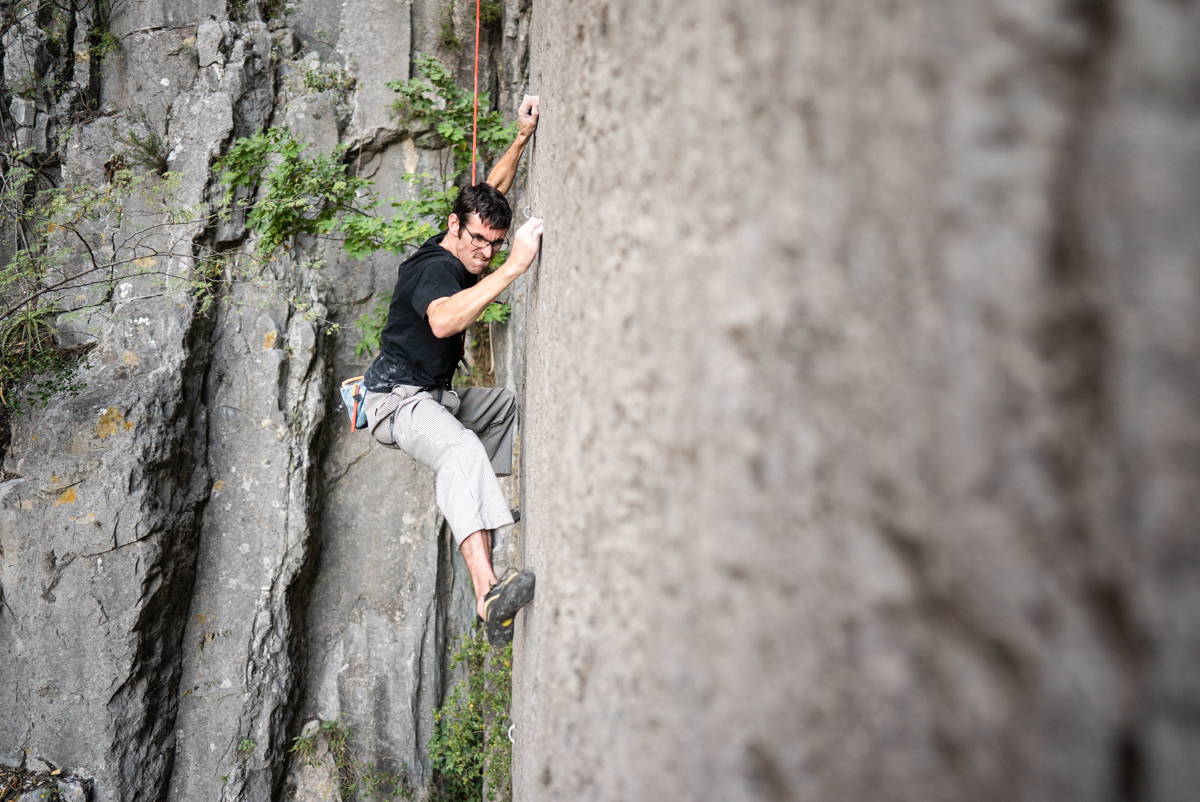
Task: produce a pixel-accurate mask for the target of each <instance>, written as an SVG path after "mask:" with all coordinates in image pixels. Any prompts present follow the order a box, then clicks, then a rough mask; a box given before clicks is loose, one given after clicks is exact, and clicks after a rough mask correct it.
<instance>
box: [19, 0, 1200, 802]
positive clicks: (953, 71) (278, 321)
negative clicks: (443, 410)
mask: <svg viewBox="0 0 1200 802" xmlns="http://www.w3.org/2000/svg"><path fill="white" fill-rule="evenodd" d="M105 9H107V10H110V11H111V12H112V14H111V25H110V27H111V31H112V32H113V34H114V35H115V36H116V38H117V39H118V40H119V44H120V47H119V49H117V50H113V51H110V52H104V53H101V51H103V50H104V48H98V47H96V45H95V43H94V42H92V41H90V40H89V38H88V34H87V32H88V31H89V30H92V29H93V28H94V26H93V22H94V15H95V14H96V13H97V11H104V10H105ZM473 10H474V9H473V4H470V5H469V4H468V3H464V2H461V0H455V2H453V3H452V4H451V5H450V6H449V7H447V5H446V4H445V2H438V1H437V0H345V2H333V1H332V0H297V2H294V3H286V4H284V5H283V7H280V5H279V4H277V3H275V4H272V3H263V2H260V0H250V2H246V3H240V2H239V3H230V4H224V3H220V2H215V0H187V2H168V0H145V2H135V1H134V0H123V2H117V3H105V4H101V5H100V6H99V7H96V6H93V5H86V6H82V5H81V7H80V8H79V9H78V10H76V11H74V12H73V14H72V15H71V17H70V20H71V21H70V23H69V24H67V23H64V26H65V27H62V28H56V29H54V30H53V31H51V32H50V33H47V30H49V29H48V28H47V27H46V26H47V25H48V24H49V23H47V22H45V20H42V19H33V20H32V21H30V20H26V21H24V22H20V23H19V24H18V23H17V22H14V21H13V19H14V18H13V17H11V16H9V17H6V18H5V19H6V20H8V21H7V22H5V23H3V24H4V26H5V27H4V40H3V45H4V64H3V69H4V80H5V82H6V86H9V87H11V86H13V85H14V82H15V81H24V82H25V83H24V84H22V85H23V86H26V87H28V86H30V84H29V82H28V78H27V76H29V75H44V74H47V73H53V75H54V80H53V81H51V82H48V83H44V84H39V86H42V87H43V88H42V89H38V90H37V91H36V92H33V91H25V92H24V93H23V94H22V93H18V96H17V97H15V98H14V99H13V100H12V103H11V105H10V108H9V110H8V114H7V115H6V116H5V120H11V123H12V126H14V127H13V130H11V131H10V132H9V135H10V136H11V138H12V139H13V141H14V142H16V143H17V144H19V145H20V146H22V147H32V148H34V149H38V150H40V152H42V153H47V154H49V153H53V154H54V160H53V162H52V166H53V168H54V169H56V170H58V171H59V178H60V179H61V180H62V181H64V182H76V183H81V182H82V183H93V184H94V183H97V182H103V181H104V180H105V169H106V168H105V165H106V164H107V163H108V161H109V160H110V158H111V157H112V153H113V148H114V143H115V142H116V139H117V138H119V137H120V136H121V134H122V131H125V130H127V129H128V127H129V126H142V127H144V128H146V129H147V130H148V129H149V128H153V130H155V131H157V132H160V133H161V134H162V135H163V136H164V137H165V138H166V141H167V142H168V143H169V146H170V147H169V150H170V154H169V160H170V165H171V168H172V169H174V170H177V171H179V172H180V173H181V174H182V176H183V179H182V182H181V184H180V188H179V193H180V196H181V199H182V200H183V201H185V202H187V203H190V204H202V203H206V202H208V201H210V200H211V199H212V198H213V197H214V193H215V192H216V191H217V187H216V183H215V178H216V177H215V176H214V175H213V171H212V165H213V162H214V160H215V159H216V158H217V157H218V156H219V155H220V154H222V153H224V152H226V151H227V149H228V147H229V145H230V143H231V142H232V141H233V140H234V139H235V138H236V137H238V136H241V135H244V134H247V133H250V132H252V131H253V130H255V129H256V128H257V127H259V126H261V125H287V126H289V127H290V128H291V129H292V130H293V131H296V132H297V133H298V134H299V135H300V136H301V137H302V138H303V139H305V140H306V141H308V142H310V143H312V144H313V145H314V146H315V147H316V148H320V149H323V150H328V149H331V148H332V147H334V146H335V145H336V144H338V143H343V144H348V145H350V146H351V147H352V150H351V153H353V158H354V163H353V169H354V170H355V171H356V172H357V173H359V174H362V175H366V176H370V177H371V178H372V180H374V181H376V182H377V184H378V185H379V186H380V187H381V188H382V190H383V194H384V195H388V194H395V195H403V193H404V192H406V191H407V189H406V187H405V186H404V185H402V184H400V182H399V181H398V176H399V175H400V174H401V173H402V172H404V171H405V170H411V169H414V168H421V167H423V166H424V165H432V164H433V163H434V162H435V161H436V160H437V159H438V153H437V152H435V151H433V150H431V148H430V147H429V146H430V138H429V137H428V132H424V131H409V130H404V129H403V128H402V127H401V126H400V124H399V123H397V122H396V121H395V120H393V119H392V118H391V117H390V116H389V114H388V105H389V103H390V99H391V93H390V90H388V89H387V88H386V86H385V84H386V82H387V81H389V80H392V79H396V78H406V77H409V75H410V71H411V65H412V64H413V63H414V59H415V57H416V56H417V55H418V54H436V55H439V56H440V57H442V58H443V59H444V60H446V61H447V62H448V63H451V64H453V65H454V68H455V69H456V70H457V74H458V77H459V78H460V79H466V78H467V72H466V70H467V65H468V62H467V61H466V57H465V55H463V53H462V51H461V50H456V49H455V47H456V46H455V45H454V39H455V38H456V37H457V38H467V37H468V36H469V34H468V30H469V22H470V20H471V15H472V14H473ZM39 26H40V27H39ZM56 31H57V33H56ZM484 35H485V41H484V54H485V58H484V69H483V75H482V83H483V85H484V86H485V87H487V88H490V89H491V90H492V92H493V96H494V97H496V98H497V99H498V100H497V104H498V107H499V108H501V109H503V110H504V111H505V113H507V114H510V115H511V114H512V113H513V111H514V110H515V108H516V102H517V100H518V99H519V97H520V95H521V94H522V93H523V92H525V91H529V92H533V93H537V94H540V96H541V98H542V105H541V111H542V120H541V124H540V127H539V132H538V135H537V138H536V140H535V144H534V145H533V147H532V148H531V150H530V151H529V152H528V157H527V159H528V173H522V175H521V177H520V178H519V180H518V183H517V188H516V190H515V192H516V194H515V196H514V199H515V203H514V205H515V207H516V209H517V211H518V213H517V222H520V221H521V219H523V217H524V214H522V212H524V211H526V210H527V211H528V213H529V214H533V215H538V216H542V217H544V218H546V234H545V239H544V243H543V251H542V255H541V258H540V261H539V262H538V264H537V265H535V267H534V268H533V269H531V271H530V273H529V274H528V275H527V276H526V277H525V279H524V282H523V283H522V284H521V285H520V286H517V287H515V288H514V291H513V293H512V301H513V303H514V307H515V309H516V312H515V314H514V316H513V318H512V321H511V322H510V323H509V324H508V325H507V326H506V327H497V328H496V329H494V330H493V332H492V334H493V337H492V342H491V348H490V352H489V360H490V359H491V356H492V352H494V366H495V372H496V376H497V379H498V381H499V382H501V383H505V384H507V385H508V386H510V387H512V388H514V389H517V390H519V391H520V392H521V395H522V400H523V404H524V408H523V412H522V415H523V417H522V429H521V432H522V434H521V440H522V444H521V468H520V471H519V475H520V482H519V483H511V484H509V485H508V486H507V489H508V491H509V492H510V493H511V494H512V497H513V500H514V503H515V502H516V501H517V497H518V496H522V498H521V501H522V503H521V505H520V506H521V507H522V510H523V514H524V518H523V520H522V528H523V531H522V532H520V533H518V535H517V538H516V540H515V541H513V542H510V543H504V544H501V545H500V549H499V554H498V557H499V559H500V562H502V563H503V562H506V561H509V560H512V561H515V562H516V563H519V564H523V565H525V566H527V567H529V568H532V569H533V570H535V571H536V572H537V575H538V592H537V597H536V598H535V600H534V603H533V604H532V606H531V607H530V608H528V609H527V610H526V612H524V613H523V614H522V615H521V617H520V618H519V619H518V624H517V638H516V663H515V666H514V709H513V718H514V723H515V727H514V729H513V736H514V739H515V747H514V765H513V775H514V777H513V779H514V794H515V798H516V799H519V800H540V799H561V800H572V801H573V802H574V801H575V800H613V801H614V802H615V801H617V800H621V801H624V800H675V799H680V800H683V799H696V800H720V801H721V802H725V801H726V800H766V801H767V802H788V801H791V800H828V801H829V802H833V801H834V800H837V801H839V802H840V801H841V800H921V802H927V801H930V800H947V802H950V801H952V800H963V799H971V800H997V801H998V802H999V801H1000V800H1004V801H1005V802H1007V800H1030V801H1031V802H1032V801H1033V800H1055V802H1058V801H1059V800H1079V802H1084V801H1085V800H1086V801H1087V802H1092V801H1093V800H1111V801H1112V802H1134V801H1135V800H1137V801H1139V802H1141V801H1142V800H1153V802H1175V801H1176V800H1190V799H1192V798H1194V797H1195V789H1196V788H1197V787H1200V770H1198V769H1197V767H1198V766H1200V716H1198V713H1197V711H1200V669H1198V668H1197V665H1200V624H1198V622H1200V537H1198V536H1197V535H1198V531H1200V529H1198V526H1197V524H1196V521H1197V520H1200V367H1198V366H1200V226H1198V225H1197V220H1200V137H1198V135H1197V129H1196V119H1197V113H1198V112H1200V97H1198V95H1197V93H1196V87H1197V86H1200V58H1198V57H1197V54H1198V53H1200V4H1197V3H1188V2H1166V0H1030V1H1029V2H1020V3H1018V2H1008V1H1007V0H960V1H959V2H954V3H933V2H929V0H899V1H898V2H889V3H861V2H841V3H835V2H827V1H826V0H812V1H811V2H806V1H803V0H796V1H795V2H788V1H787V0H740V1H739V2H734V1H733V0H689V1H685V0H569V1H568V0H538V2H537V3H530V2H529V0H505V2H504V4H503V14H502V18H501V21H500V23H499V24H498V25H496V26H493V27H489V28H485V31H484ZM309 75H316V76H318V77H319V78H320V80H308V81H307V82H306V80H305V77H306V76H309ZM22 76H26V77H24V78H23V77H22ZM320 87H324V88H320ZM81 99H82V100H83V101H88V103H91V105H88V103H83V104H82V106H83V107H84V108H89V109H91V111H92V112H93V113H91V114H85V115H78V114H75V112H73V109H74V110H76V111H77V110H78V109H79V108H80V107H81V104H80V100H81ZM68 130H69V131H70V135H69V136H67V135H66V134H67V131H68ZM139 130H142V129H140V128H139ZM113 230H115V229H112V230H110V229H105V230H104V231H103V232H98V233H105V234H108V235H111V234H112V233H113ZM172 233H173V236H174V239H172V240H171V242H173V243H176V244H177V245H178V246H179V248H180V249H179V250H178V253H179V254H180V255H179V257H178V259H179V262H178V264H177V265H175V263H172V264H173V265H174V266H175V267H177V268H178V269H180V270H187V269H188V268H189V264H190V263H189V259H190V258H192V257H193V256H194V255H195V254H197V253H200V252H201V251H204V252H209V251H211V252H219V253H222V254H225V255H227V258H228V259H229V260H230V264H231V265H233V266H236V264H238V261H237V260H238V259H240V258H242V257H243V256H244V255H245V254H246V253H247V252H248V251H249V249H250V248H251V247H252V245H253V242H252V239H251V238H249V236H248V234H247V232H246V230H245V229H244V226H243V224H242V222H241V221H239V220H238V219H237V218H236V217H235V218H232V219H230V220H228V221H223V222H221V223H219V224H216V225H213V226H210V227H201V228H187V227H184V228H182V229H179V230H174V231H173V232H172ZM0 247H3V246H0ZM175 252H176V251H175V250H172V253H175ZM314 260H323V261H324V265H323V266H321V267H319V268H318V267H315V266H313V265H312V264H311V263H312V262H313V261H314ZM395 263H396V260H395V259H394V258H391V257H383V256H375V257H372V258H369V259H367V260H364V261H361V262H359V261H354V260H351V259H348V258H347V257H345V256H344V255H343V254H342V253H341V252H340V250H339V249H338V248H337V247H336V243H332V244H331V243H321V242H316V241H303V242H300V243H298V245H297V247H296V248H295V249H294V251H293V252H291V253H290V254H289V255H288V257H287V258H282V259H280V260H277V261H276V262H274V263H271V264H272V267H271V274H270V275H269V276H268V277H267V278H269V281H268V282H266V285H269V286H270V287H272V288H273V290H272V291H271V292H264V289H263V288H264V286H265V285H264V283H263V282H253V281H235V282H233V283H232V284H231V285H230V286H229V287H228V288H227V289H226V290H224V291H223V292H222V294H221V295H220V297H219V298H218V300H217V303H216V304H215V306H214V307H213V308H211V309H205V308H203V307H202V306H201V305H200V304H199V302H198V301H197V300H196V298H195V297H194V296H192V295H189V294H184V293H174V294H172V293H170V292H168V293H164V292H163V291H162V289H161V288H158V287H157V286H156V285H152V284H151V283H149V282H142V281H137V280H133V281H130V282H128V284H127V286H126V285H123V286H122V287H121V288H120V289H119V291H118V292H117V293H116V294H115V296H114V298H113V300H112V302H111V304H110V305H109V306H108V307H106V308H105V310H103V314H100V315H97V316H96V317H95V318H94V319H92V320H89V321H82V322H79V323H78V324H73V325H74V326H75V331H74V334H72V336H73V337H75V338H76V339H77V340H78V341H80V342H88V341H92V340H94V341H95V343H96V348H95V350H94V351H93V352H92V354H91V355H90V356H89V360H90V361H89V365H90V367H89V369H88V373H87V379H88V388H87V390H86V391H85V392H84V393H83V394H82V395H80V396H78V397H77V398H68V397H58V398H56V399H54V401H53V402H52V403H51V404H50V405H49V406H48V407H47V408H46V409H44V410H40V411H37V412H35V413H32V414H29V415H26V416H23V417H21V418H18V419H16V420H15V422H14V425H13V431H12V442H11V445H10V448H9V452H8V454H7V455H6V457H5V460H4V464H3V469H4V474H3V477H0V479H2V481H0V550H2V551H0V594H2V595H0V768H4V767H12V766H14V765H23V766H25V768H26V769H29V770H37V771H39V772H41V774H42V775H45V776H49V772H50V771H52V770H53V769H56V768H57V769H61V770H62V773H61V774H60V775H58V779H54V778H51V780H53V781H54V782H55V783H56V784H58V785H59V787H60V789H61V792H62V793H63V794H64V795H66V797H67V798H76V799H91V800H97V801H99V800H142V799H154V800H160V799H167V800H172V802H193V801H195V802H199V801H200V800H205V801H207V800H214V799H224V800H247V802H249V801H250V800H264V801H265V800H274V799H288V798H296V799H304V800H319V799H331V798H333V796H334V795H335V794H336V788H335V787H333V785H332V784H331V783H330V779H331V778H330V776H329V771H328V765H327V764H321V767H303V766H300V765H298V763H297V761H295V760H294V759H292V758H291V757H290V756H289V754H288V749H289V747H290V745H291V744H292V743H293V741H292V739H293V738H294V737H295V736H296V735H298V734H300V732H301V728H302V727H303V726H304V725H305V723H306V722H309V721H310V720H312V719H314V718H320V719H323V720H330V719H336V718H338V717H339V716H340V717H342V719H343V720H344V721H345V722H346V723H347V724H348V725H349V726H350V727H351V728H352V731H353V732H354V733H355V739H356V742H355V747H356V749H357V750H359V754H360V756H361V757H362V758H363V759H367V760H373V761H380V762H382V763H383V764H384V765H385V766H386V767H388V768H389V769H393V770H395V769H399V768H400V767H401V766H406V767H407V768H408V769H409V770H411V771H412V772H413V776H414V778H415V779H416V780H417V781H418V782H419V781H420V780H422V779H424V778H425V777H426V776H427V774H428V761H427V756H426V754H425V744H426V743H427V740H428V737H429V734H430V731H431V724H432V722H431V720H430V709H431V707H432V705H433V704H435V703H436V701H437V700H438V699H439V698H440V697H441V696H442V695H443V693H444V691H445V688H446V686H447V683H448V682H449V680H450V677H449V676H448V672H447V669H446V665H445V654H446V648H447V644H448V643H449V641H450V640H451V639H452V636H453V634H454V633H455V632H456V631H459V630H461V629H462V628H463V627H465V626H467V625H468V622H469V621H470V618H471V606H470V598H469V590H468V588H467V584H466V581H465V578H464V576H463V575H462V568H461V563H460V561H458V560H457V558H454V556H453V554H452V550H451V548H450V542H449V539H448V536H447V533H446V532H445V528H444V525H443V523H442V521H441V519H440V517H439V516H438V513H437V510H436V507H435V506H434V504H433V492H432V478H431V476H430V475H429V473H428V472H427V471H425V470H424V469H422V468H420V467H419V466H417V465H415V464H414V463H413V462H412V461H411V460H409V459H407V458H406V457H404V456H402V455H399V454H396V453H394V452H388V451H384V450H382V449H379V448H376V447H374V446H372V445H371V444H370V443H368V442H367V441H366V440H365V439H364V438H363V437H361V436H355V435H352V434H351V433H350V432H348V431H347V430H346V428H345V424H344V421H343V420H342V419H341V418H340V417H339V416H338V415H337V414H335V411H334V410H335V405H336V398H335V394H334V391H333V388H334V385H335V384H336V382H337V381H339V380H340V379H341V378H343V377H346V376H351V375H355V374H357V373H360V372H361V371H362V369H363V367H365V364H364V362H363V361H362V360H359V359H357V358H356V357H355V352H354V345H355V341H356V339H357V335H356V333H355V332H354V331H353V329H352V328H350V326H349V323H350V322H351V321H353V320H354V319H355V318H356V317H357V316H358V315H359V314H361V313H363V312H365V311H368V310H369V309H371V308H372V307H373V304H374V302H375V300H374V299H375V298H376V297H377V295H378V294H379V293H380V292H382V291H384V290H386V289H388V288H390V285H391V281H392V277H393V275H394V273H393V271H394V269H395ZM289 296H290V297H291V298H293V299H296V298H301V299H305V300H306V303H308V304H309V305H310V309H313V310H316V311H317V312H318V313H319V314H318V315H317V317H318V318H323V319H328V320H329V321H332V322H334V323H338V324H341V326H342V328H341V329H339V330H336V331H331V330H330V328H329V327H328V326H327V325H323V324H321V323H320V321H319V320H318V322H315V323H314V322H313V321H312V320H310V319H308V317H306V316H305V315H301V314H299V313H298V312H297V311H296V308H295V305H294V304H291V303H289V302H288V301H287V300H286V299H287V297H289ZM48 781H50V780H48ZM72 795H73V796H72Z"/></svg>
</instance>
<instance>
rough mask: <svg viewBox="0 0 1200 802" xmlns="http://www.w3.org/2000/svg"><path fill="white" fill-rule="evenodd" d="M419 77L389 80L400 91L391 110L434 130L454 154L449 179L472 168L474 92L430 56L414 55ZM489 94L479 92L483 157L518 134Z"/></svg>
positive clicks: (480, 139)
mask: <svg viewBox="0 0 1200 802" xmlns="http://www.w3.org/2000/svg"><path fill="white" fill-rule="evenodd" d="M417 73H418V77H416V78H412V79H410V80H408V81H391V82H389V83H388V84H387V87H388V89H391V90H392V91H393V92H395V93H396V94H398V95H399V97H398V98H397V99H396V101H395V103H394V104H393V105H392V113H393V114H394V115H395V116H396V117H397V118H398V119H401V120H404V121H408V122H410V123H417V124H418V125H420V126H424V127H427V128H431V129H433V130H435V131H436V132H437V134H438V136H439V137H440V138H441V139H442V141H443V142H444V143H445V144H446V145H448V146H449V147H450V149H451V151H452V153H453V155H454V168H453V172H452V174H451V175H450V177H449V180H453V179H454V178H457V177H458V176H459V175H460V174H461V173H464V172H468V171H469V170H470V169H471V128H472V115H473V106H474V96H473V94H472V93H471V92H470V91H468V90H466V89H463V88H462V87H460V86H459V85H458V84H456V83H455V82H454V76H453V75H451V74H450V71H449V70H447V69H446V68H445V67H444V66H443V65H442V63H441V62H440V61H438V60H437V59H436V58H433V57H432V56H421V57H419V58H418V59H417ZM490 107H491V96H490V94H489V93H487V92H480V93H479V109H480V111H479V136H478V139H479V143H478V144H479V152H480V156H481V157H483V158H484V159H485V160H486V159H488V158H490V156H491V155H492V154H494V153H497V152H499V151H500V150H502V149H503V148H505V147H506V146H507V145H508V143H509V142H511V141H512V140H513V138H514V137H515V136H516V135H517V126H516V123H512V124H511V125H505V124H504V116H503V115H502V114H501V113H500V112H499V111H497V110H494V109H492V110H489V109H490Z"/></svg>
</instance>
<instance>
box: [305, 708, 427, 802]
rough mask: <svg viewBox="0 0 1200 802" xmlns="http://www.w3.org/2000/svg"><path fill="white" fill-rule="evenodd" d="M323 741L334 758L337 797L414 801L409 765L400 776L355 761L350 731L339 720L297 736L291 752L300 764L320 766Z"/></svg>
mask: <svg viewBox="0 0 1200 802" xmlns="http://www.w3.org/2000/svg"><path fill="white" fill-rule="evenodd" d="M320 741H324V742H325V743H326V744H327V745H328V747H329V754H330V755H331V756H332V757H333V765H334V770H335V772H336V773H337V782H338V797H339V798H340V799H342V800H345V801H346V802H349V800H352V799H354V797H355V795H356V794H357V795H358V796H359V798H361V799H382V800H392V799H412V798H413V794H414V790H415V789H414V788H413V785H412V782H411V781H410V779H409V776H408V768H407V766H402V767H401V771H400V772H398V773H394V774H393V773H391V772H386V771H382V770H380V769H377V768H375V766H374V764H371V763H362V762H359V761H358V760H356V759H355V758H354V756H353V754H351V751H350V745H349V741H350V728H349V727H348V726H347V725H345V724H343V723H342V722H341V721H340V720H337V721H323V722H321V724H320V726H318V727H317V729H316V730H314V731H313V732H311V733H309V734H308V735H297V736H296V737H295V738H293V739H292V748H291V749H290V750H288V751H289V752H291V753H292V754H293V755H295V756H296V759H297V760H299V761H300V763H301V765H304V766H313V767H319V766H320V765H321V761H320V759H318V758H317V745H318V743H319V742H320Z"/></svg>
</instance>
